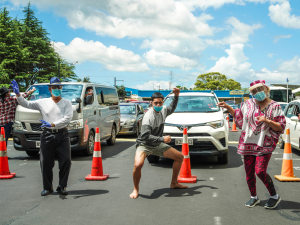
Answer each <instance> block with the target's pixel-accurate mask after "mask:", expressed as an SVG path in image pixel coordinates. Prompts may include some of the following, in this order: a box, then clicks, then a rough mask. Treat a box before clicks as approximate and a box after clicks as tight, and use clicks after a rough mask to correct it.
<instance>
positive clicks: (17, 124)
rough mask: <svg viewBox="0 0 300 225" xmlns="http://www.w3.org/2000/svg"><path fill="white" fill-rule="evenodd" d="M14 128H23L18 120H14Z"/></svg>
mask: <svg viewBox="0 0 300 225" xmlns="http://www.w3.org/2000/svg"><path fill="white" fill-rule="evenodd" d="M14 129H16V130H23V126H22V123H21V122H20V121H15V124H14Z"/></svg>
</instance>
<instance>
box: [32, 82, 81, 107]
mask: <svg viewBox="0 0 300 225" xmlns="http://www.w3.org/2000/svg"><path fill="white" fill-rule="evenodd" d="M34 87H35V89H36V90H35V91H34V92H33V93H32V95H31V97H30V98H29V99H28V100H29V101H35V100H38V99H43V98H50V97H51V95H50V91H49V89H48V88H49V87H48V85H33V86H31V87H30V88H29V89H28V90H27V91H29V90H31V89H32V88H34ZM81 92H82V85H77V84H65V85H64V86H63V89H62V94H61V97H62V98H64V99H67V100H70V101H71V102H72V103H73V104H76V100H75V99H76V98H80V96H81Z"/></svg>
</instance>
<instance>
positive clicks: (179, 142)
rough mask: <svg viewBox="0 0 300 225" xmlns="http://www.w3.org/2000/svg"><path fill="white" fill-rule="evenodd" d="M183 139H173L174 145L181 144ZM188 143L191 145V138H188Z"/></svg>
mask: <svg viewBox="0 0 300 225" xmlns="http://www.w3.org/2000/svg"><path fill="white" fill-rule="evenodd" d="M182 141H183V139H175V145H182ZM188 143H189V145H193V143H194V142H193V139H188Z"/></svg>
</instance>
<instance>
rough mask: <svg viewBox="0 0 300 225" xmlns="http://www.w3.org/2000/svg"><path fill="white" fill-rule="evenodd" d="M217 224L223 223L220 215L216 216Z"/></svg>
mask: <svg viewBox="0 0 300 225" xmlns="http://www.w3.org/2000/svg"><path fill="white" fill-rule="evenodd" d="M215 224H216V225H221V217H218V216H216V217H215Z"/></svg>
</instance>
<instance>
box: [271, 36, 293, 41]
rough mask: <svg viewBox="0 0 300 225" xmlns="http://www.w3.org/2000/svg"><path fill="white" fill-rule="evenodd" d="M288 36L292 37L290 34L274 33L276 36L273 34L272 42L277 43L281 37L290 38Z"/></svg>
mask: <svg viewBox="0 0 300 225" xmlns="http://www.w3.org/2000/svg"><path fill="white" fill-rule="evenodd" d="M290 37H292V35H276V36H274V41H273V42H274V43H277V42H278V41H279V40H280V39H282V38H290Z"/></svg>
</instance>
